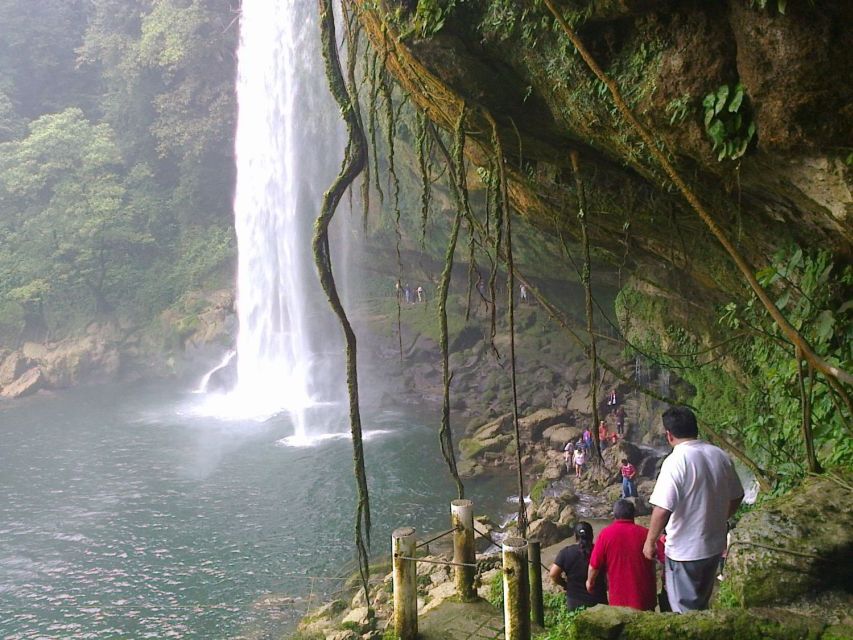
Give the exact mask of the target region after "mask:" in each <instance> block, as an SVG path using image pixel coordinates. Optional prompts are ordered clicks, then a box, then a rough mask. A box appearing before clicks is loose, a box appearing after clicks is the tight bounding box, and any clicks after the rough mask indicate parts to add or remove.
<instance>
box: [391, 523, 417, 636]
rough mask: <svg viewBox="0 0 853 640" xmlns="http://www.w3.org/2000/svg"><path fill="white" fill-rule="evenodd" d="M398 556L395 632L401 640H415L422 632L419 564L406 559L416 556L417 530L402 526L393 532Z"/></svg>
mask: <svg viewBox="0 0 853 640" xmlns="http://www.w3.org/2000/svg"><path fill="white" fill-rule="evenodd" d="M391 553H392V557H393V558H394V573H393V586H394V633H396V634H397V637H399V638H400V639H401V640H415V637H416V636H417V635H418V584H417V571H418V568H417V563H416V562H415V561H414V560H404V559H403V558H414V557H415V530H414V528H412V527H400V528H399V529H395V530H394V532H393V533H392V534H391Z"/></svg>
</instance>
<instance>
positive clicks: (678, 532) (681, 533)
mask: <svg viewBox="0 0 853 640" xmlns="http://www.w3.org/2000/svg"><path fill="white" fill-rule="evenodd" d="M740 497H743V487H742V486H741V483H740V479H739V478H738V477H737V473H735V469H734V465H733V464H732V461H731V459H729V457H728V455H726V453H725V452H724V451H723V450H722V449H719V448H718V447H715V446H714V445H712V444H708V443H707V442H703V441H701V440H687V441H685V442H680V443H679V444H677V445H675V448H674V449H673V450H672V453H671V454H669V456H667V458H666V460H664V461H663V465H662V466H661V470H660V475H659V476H658V479H657V482H656V483H655V489H654V491H653V492H652V495H651V497H650V498H649V502H651V503H652V504H653V505H655V506H657V507H661V508H663V509H666V510H667V511H670V512H672V515H671V516H670V518H669V522H668V523H667V525H666V555H667V557H668V558H671V559H673V560H679V561H682V562H684V561H689V560H702V559H704V558H710V557H711V556H715V555H719V554H720V553H722V552H723V550H724V549H725V548H726V519H727V517H728V513H729V505H730V503H731V501H732V500H736V499H737V498H740Z"/></svg>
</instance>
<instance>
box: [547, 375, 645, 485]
mask: <svg viewBox="0 0 853 640" xmlns="http://www.w3.org/2000/svg"><path fill="white" fill-rule="evenodd" d="M618 404H619V402H618V398H617V396H616V390H615V389H613V390H612V391H611V392H610V394H609V395H608V399H607V405H608V407H613V411H612V414H613V421H614V422H615V423H616V430H615V431H613V432H610V431H609V429H608V428H607V422H606V421H605V420H602V421H600V422H599V423H598V442H599V443H600V446H601V450H602V451H603V450H604V449H606V448H607V446H608V444H609V445H611V446H615V445H616V444H618V443H619V440H620V439H621V438H623V437H624V436H625V409H624V408H623V407H622V406H621V405H620V406H617V405H618ZM591 452H592V431H590V429H589V427H587V428H586V429H584V431H583V434H581V436H580V437H579V438H578V440H577V442H567V443H566V446H565V448H564V449H563V457H564V459H565V461H566V470H567V471H569V472H571V470H572V467H574V470H575V477H576V478H580V477H582V476H583V470H584V467H585V466H586V461H587V460H588V459H589V456H590V454H591ZM622 463H623V465H624V464H627V460H623V461H622ZM622 475H623V477H624V476H625V471H624V469H623V471H622ZM635 476H636V471H634V473H633V475H631V476H630V477H631V478H633V477H635ZM633 495H634V496H636V495H637V492H636V490H635V491H634V494H633ZM625 497H626V498H627V497H630V496H627V495H626V496H625Z"/></svg>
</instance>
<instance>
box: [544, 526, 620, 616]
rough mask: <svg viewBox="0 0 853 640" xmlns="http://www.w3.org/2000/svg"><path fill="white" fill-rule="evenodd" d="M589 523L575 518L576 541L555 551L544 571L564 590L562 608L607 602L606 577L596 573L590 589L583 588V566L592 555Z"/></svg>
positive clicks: (585, 575) (584, 572) (584, 576)
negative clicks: (563, 606) (563, 605)
mask: <svg viewBox="0 0 853 640" xmlns="http://www.w3.org/2000/svg"><path fill="white" fill-rule="evenodd" d="M592 536H593V533H592V525H591V524H590V523H588V522H579V523H578V524H577V525H576V526H575V540H576V541H577V544H572V545H569V546H568V547H564V548H562V549H561V550H560V552H559V553H558V554H557V557H556V559H555V560H554V564H552V565H551V569H550V570H549V571H548V574H549V575H550V576H551V580H552V581H553V582H554V584H556V585H557V586H560V587H562V588H563V589H565V591H566V608H567V609H569V610H570V611H571V610H572V609H577V608H578V607H592V606H594V605H597V604H607V581H606V580H605V578H604V576H599V578H598V580H597V582H596V586H595V589H594V590H593V592H592V593H589V592H588V591H587V590H586V579H587V569H588V567H589V558H590V556H591V555H592V549H593V544H592Z"/></svg>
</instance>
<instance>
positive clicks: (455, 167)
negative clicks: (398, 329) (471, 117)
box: [433, 107, 466, 498]
mask: <svg viewBox="0 0 853 640" xmlns="http://www.w3.org/2000/svg"><path fill="white" fill-rule="evenodd" d="M464 122H465V109H464V107H463V109H462V111H461V112H460V114H459V121H458V122H457V125H456V130H455V135H454V154H453V156H452V157H451V156H449V157H448V169H449V173H448V176H449V182H450V183H451V191H452V193H453V196H454V199H455V200H456V215H455V216H454V218H453V227H452V229H451V231H450V239H449V240H448V242H447V252H446V253H445V257H444V270H443V271H442V273H441V282H440V284H439V293H438V318H439V325H440V330H441V338H440V343H441V363H442V374H443V382H444V393H443V404H442V409H441V429H440V430H439V437H438V439H439V443H440V445H441V453H442V455H443V456H444V460H445V462H447V466H448V468H449V469H450V473H451V475H452V476H453V480H454V482H455V483H456V491H457V494H458V497H459V498H464V497H465V487H464V486H463V484H462V480H461V479H460V477H459V472H458V470H457V468H456V454H455V452H454V450H453V436H452V433H451V429H450V382H451V380H452V379H453V374H452V372H451V371H450V354H449V347H448V342H449V340H448V329H447V295H448V292H449V290H450V278H451V276H452V275H453V256H454V254H455V252H456V241H457V239H458V238H459V228H460V226H461V225H462V218H463V216H464V215H465V209H466V203H465V201H464V195H463V193H464V191H463V190H462V189H461V188H460V187H461V185H460V183H461V182H462V181H464V179H465V177H464V165H463V164H462V162H463V157H462V152H461V149H462V147H463V146H464V144H465V129H464ZM433 133H434V134H435V135H436V136H437V135H438V133H437V132H435V130H434V129H433ZM439 142H440V139H439ZM457 149H458V150H459V151H458V153H456V150H457Z"/></svg>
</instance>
